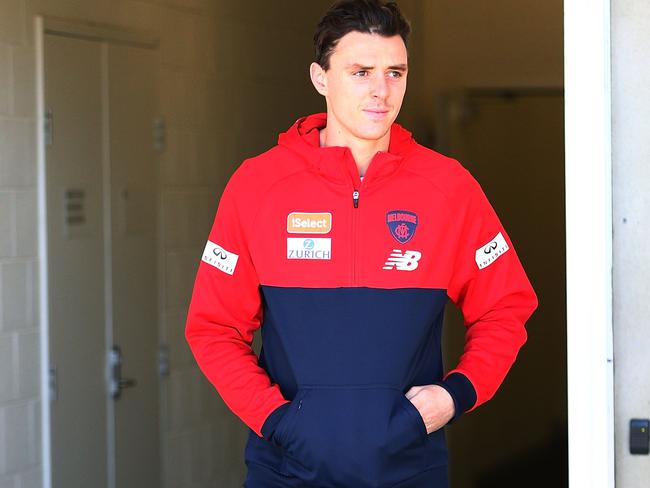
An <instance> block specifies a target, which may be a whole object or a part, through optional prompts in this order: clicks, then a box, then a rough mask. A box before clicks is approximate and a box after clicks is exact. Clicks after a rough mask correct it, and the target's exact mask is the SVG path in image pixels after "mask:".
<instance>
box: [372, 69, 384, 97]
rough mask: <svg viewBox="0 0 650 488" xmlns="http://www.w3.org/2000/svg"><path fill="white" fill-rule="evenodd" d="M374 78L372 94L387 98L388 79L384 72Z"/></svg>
mask: <svg viewBox="0 0 650 488" xmlns="http://www.w3.org/2000/svg"><path fill="white" fill-rule="evenodd" d="M373 78H374V79H373V80H372V87H371V90H372V92H371V95H372V96H373V97H377V98H386V97H387V96H388V80H386V77H385V76H384V75H383V73H382V74H381V75H377V76H375V77H373Z"/></svg>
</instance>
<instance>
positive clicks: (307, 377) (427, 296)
mask: <svg viewBox="0 0 650 488" xmlns="http://www.w3.org/2000/svg"><path fill="white" fill-rule="evenodd" d="M409 33H410V27H409V25H408V23H407V22H406V20H405V19H404V18H403V17H402V15H401V14H400V12H399V10H398V8H397V6H396V5H395V4H394V3H392V2H391V3H384V2H381V1H380V0H344V1H341V2H338V3H337V4H335V5H334V6H333V7H332V8H331V9H330V10H329V11H328V12H327V14H326V15H325V16H324V18H323V19H322V20H321V22H320V24H319V25H318V28H317V31H316V34H315V37H314V40H315V48H316V61H315V62H314V63H312V65H311V67H310V75H311V80H312V82H313V84H314V87H315V88H316V90H317V91H318V92H319V93H320V94H321V95H323V97H324V98H325V101H326V105H327V113H326V114H316V115H312V116H308V117H304V118H301V119H299V120H298V121H297V122H296V123H295V124H294V125H293V127H291V128H290V129H289V130H288V131H287V132H286V133H283V134H281V136H280V139H279V143H278V145H277V146H275V147H274V148H272V149H271V150H269V151H267V152H266V153H264V154H262V155H260V156H257V157H255V158H252V159H249V160H247V161H245V162H244V163H243V164H242V165H241V166H240V167H239V168H238V169H237V171H236V172H235V174H234V175H233V176H232V178H231V179H230V181H229V183H228V185H227V186H226V189H225V190H224V193H223V195H222V198H221V201H220V203H219V209H218V211H217V215H216V218H215V222H214V226H213V228H212V231H211V232H210V235H209V240H208V243H207V245H206V248H205V251H204V254H203V258H202V262H201V264H200V268H199V271H198V275H197V278H196V284H195V288H194V294H193V297H192V302H191V305H190V310H189V314H188V321H187V329H186V336H187V340H188V341H189V343H190V345H191V348H192V350H193V352H194V355H195V357H196V359H197V362H198V364H199V366H200V367H201V369H202V371H203V372H204V373H205V375H206V376H207V377H208V378H209V380H210V381H211V382H212V383H213V384H214V386H215V387H216V389H217V390H218V391H219V393H220V395H221V396H222V398H223V399H224V401H225V402H226V404H227V405H228V406H229V408H230V409H231V410H232V411H233V412H234V413H235V414H236V415H237V416H239V417H240V418H241V419H242V421H244V422H245V423H246V424H247V425H248V426H249V427H250V431H249V437H248V442H247V445H246V451H245V459H246V464H247V466H248V475H247V479H246V484H245V486H246V487H248V488H254V487H272V486H273V487H275V486H278V487H285V486H286V487H294V486H295V487H299V486H301V487H302V486H309V487H311V486H314V487H315V486H318V487H351V488H363V487H393V486H394V487H401V488H407V487H412V488H420V487H433V488H443V487H447V486H448V480H447V450H446V447H445V438H444V428H443V427H444V426H446V425H447V424H449V423H451V422H454V421H455V420H457V419H458V417H459V416H460V415H461V414H463V413H464V412H467V411H470V410H473V409H475V408H476V407H477V406H478V405H480V404H482V403H484V402H485V401H487V400H488V399H489V398H491V397H492V396H493V395H494V393H495V391H496V389H497V388H498V387H499V385H500V384H501V382H502V381H503V378H504V377H505V375H506V373H507V371H508V370H509V368H510V366H511V365H512V363H513V362H514V359H515V357H516V355H517V352H518V350H519V348H520V347H521V346H522V345H523V343H524V342H525V340H526V331H525V329H524V323H525V321H526V320H527V319H528V317H529V316H530V314H531V313H532V312H533V311H534V309H535V308H536V306H537V300H536V297H535V294H534V292H533V290H532V288H531V285H530V283H529V281H528V279H527V278H526V275H525V273H524V271H523V269H522V267H521V264H520V262H519V260H518V258H517V256H516V254H515V251H514V249H513V247H512V242H511V241H510V239H509V237H508V235H507V234H506V232H505V230H504V229H503V227H502V226H501V223H500V222H499V220H498V218H497V216H496V215H495V213H494V211H493V209H492V207H491V206H490V204H489V203H488V201H487V200H486V198H485V196H484V194H483V192H482V191H481V189H480V187H479V185H478V183H476V181H475V180H474V179H473V178H472V177H471V176H470V175H469V173H468V172H467V171H466V170H464V169H463V168H462V166H460V164H459V163H457V162H456V161H454V160H451V159H449V158H446V157H444V156H442V155H440V154H438V153H436V152H434V151H432V150H430V149H427V148H425V147H423V146H420V145H419V144H417V143H416V142H415V141H414V140H413V138H412V137H411V135H410V133H409V132H407V131H406V130H405V129H403V128H402V127H400V126H399V125H397V124H396V123H394V121H395V119H396V117H397V115H398V113H399V111H400V108H401V105H402V99H403V97H404V93H405V91H406V80H407V74H408V59H407V48H406V44H407V41H408V36H409ZM447 298H449V299H451V300H452V301H453V302H454V303H455V304H456V305H457V306H459V307H460V309H461V310H462V312H463V315H464V319H465V323H466V326H467V332H466V343H465V350H464V353H463V355H462V356H461V358H460V362H459V363H458V365H457V366H456V367H455V368H454V369H452V370H450V371H448V372H447V373H446V374H443V365H442V359H441V348H440V342H441V341H440V339H441V327H442V317H443V309H444V305H445V303H446V301H447ZM259 327H261V333H262V342H263V347H262V350H261V353H260V357H259V359H258V357H257V356H256V355H255V353H254V352H253V350H252V347H251V344H252V340H253V333H254V331H255V330H256V329H257V328H259Z"/></svg>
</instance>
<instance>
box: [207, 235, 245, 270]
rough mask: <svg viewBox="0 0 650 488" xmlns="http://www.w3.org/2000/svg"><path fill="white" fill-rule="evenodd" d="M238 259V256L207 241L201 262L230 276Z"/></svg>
mask: <svg viewBox="0 0 650 488" xmlns="http://www.w3.org/2000/svg"><path fill="white" fill-rule="evenodd" d="M238 259H239V255H237V254H235V253H233V252H229V251H226V250H225V249H224V248H223V247H221V246H220V245H218V244H215V243H214V242H212V241H208V243H207V244H206V245H205V249H204V250H203V257H202V258H201V261H203V262H204V263H208V264H209V265H210V266H214V267H215V268H217V269H219V270H221V271H223V272H224V273H226V274H229V275H232V274H233V273H234V272H235V267H236V266H237V260H238Z"/></svg>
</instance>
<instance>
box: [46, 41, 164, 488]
mask: <svg viewBox="0 0 650 488" xmlns="http://www.w3.org/2000/svg"><path fill="white" fill-rule="evenodd" d="M153 56H154V52H153V51H152V50H149V49H144V48H140V47H133V46H129V45H125V44H112V43H108V42H100V41H91V40H83V39H78V38H73V37H63V36H58V35H46V36H45V62H44V67H45V107H46V110H47V113H48V114H49V115H48V117H47V118H48V120H49V121H50V123H49V125H50V127H51V130H50V131H48V134H47V136H46V139H48V140H47V141H46V142H47V145H46V181H47V202H48V257H49V259H48V261H49V283H48V288H49V303H50V310H49V313H50V334H49V336H50V343H49V349H50V358H51V364H50V366H51V370H52V381H53V388H52V390H53V391H54V393H55V394H54V396H53V399H52V401H51V403H50V407H51V439H52V440H51V443H52V445H51V452H52V484H53V486H54V487H55V488H60V487H61V488H63V487H64V488H74V487H84V488H86V487H89V486H92V487H98V488H101V487H107V488H112V487H120V488H130V487H152V488H153V487H158V486H160V481H159V480H160V460H159V458H160V456H159V411H158V410H159V406H158V404H159V397H158V372H157V354H156V352H157V344H158V339H157V336H158V334H157V290H158V285H157V273H156V270H157V258H156V256H157V249H158V245H157V239H156V229H157V225H156V224H157V221H156V219H157V217H156V208H157V193H156V188H157V174H156V171H155V162H156V160H155V154H154V151H153V144H152V123H153V118H154V116H153V114H154V100H155V98H154V83H153V80H154V61H153ZM118 349H119V351H120V352H121V366H120V367H111V365H110V359H111V357H113V358H115V355H114V354H112V351H117V350H118ZM118 372H120V373H121V379H122V386H123V388H121V389H119V392H117V393H119V395H117V394H116V391H115V390H114V389H113V388H112V387H113V386H114V385H115V381H113V380H115V379H119V378H115V377H114V376H115V374H116V373H118ZM129 380H133V381H129ZM128 386H130V388H127V387H128Z"/></svg>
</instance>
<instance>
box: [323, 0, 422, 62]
mask: <svg viewBox="0 0 650 488" xmlns="http://www.w3.org/2000/svg"><path fill="white" fill-rule="evenodd" d="M354 31H357V32H363V33H366V34H379V35H381V36H384V37H392V36H396V35H399V36H401V37H402V40H403V41H404V44H405V45H406V46H407V47H408V40H409V35H410V34H411V26H410V24H409V22H408V20H406V19H405V18H404V16H403V15H402V13H401V12H400V10H399V7H398V6H397V4H396V3H395V2H384V1H381V0H339V1H338V2H336V3H335V4H334V5H332V6H331V7H330V9H329V10H328V11H327V12H326V13H325V15H324V16H323V18H322V19H321V21H320V22H319V23H318V26H317V27H316V32H315V33H314V51H315V61H316V63H318V64H319V65H320V66H321V67H322V68H323V69H324V70H325V71H327V70H328V69H329V68H330V56H331V55H332V52H333V51H334V48H336V45H337V44H338V42H339V40H340V39H341V38H342V37H343V36H345V35H346V34H349V33H350V32H354Z"/></svg>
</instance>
